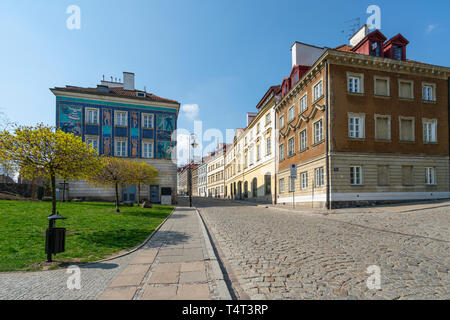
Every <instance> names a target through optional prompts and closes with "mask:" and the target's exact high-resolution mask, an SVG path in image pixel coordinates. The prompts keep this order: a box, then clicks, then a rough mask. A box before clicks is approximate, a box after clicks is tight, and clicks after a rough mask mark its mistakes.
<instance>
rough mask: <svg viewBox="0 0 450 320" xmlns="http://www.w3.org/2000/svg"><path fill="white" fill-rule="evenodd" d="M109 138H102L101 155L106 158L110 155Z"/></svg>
mask: <svg viewBox="0 0 450 320" xmlns="http://www.w3.org/2000/svg"><path fill="white" fill-rule="evenodd" d="M111 151H112V150H111V138H108V137H104V138H103V154H104V155H106V156H110V155H111Z"/></svg>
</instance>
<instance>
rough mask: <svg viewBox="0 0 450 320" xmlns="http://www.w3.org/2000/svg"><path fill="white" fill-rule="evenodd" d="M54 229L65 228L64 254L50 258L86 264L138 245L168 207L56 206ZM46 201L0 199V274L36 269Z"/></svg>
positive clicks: (42, 258)
mask: <svg viewBox="0 0 450 320" xmlns="http://www.w3.org/2000/svg"><path fill="white" fill-rule="evenodd" d="M57 210H58V211H59V214H61V215H63V216H65V217H66V218H67V220H59V221H57V222H56V227H62V228H66V229H67V237H66V252H65V253H61V254H58V255H56V257H55V258H54V260H57V261H64V262H89V261H97V260H101V259H104V258H105V257H108V256H111V255H113V254H114V253H116V252H118V251H121V250H124V249H130V248H133V247H135V246H137V245H139V244H140V243H142V242H143V241H144V240H145V239H146V238H147V237H148V236H149V235H150V233H151V232H152V231H153V230H155V229H156V228H157V227H158V226H159V225H160V224H161V222H162V221H163V220H164V219H165V218H167V216H168V215H169V214H170V213H171V212H172V210H173V207H168V206H154V207H153V208H152V209H142V208H141V207H136V206H135V207H131V208H130V207H121V208H120V210H121V213H116V212H115V207H114V204H112V203H58V204H57ZM50 213H51V203H50V202H31V201H1V200H0V271H13V270H36V269H41V268H42V266H41V263H42V262H44V261H45V260H46V254H45V252H44V251H45V248H44V247H45V230H46V229H47V227H48V220H47V217H48V215H49V214H50Z"/></svg>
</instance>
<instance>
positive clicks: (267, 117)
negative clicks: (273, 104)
mask: <svg viewBox="0 0 450 320" xmlns="http://www.w3.org/2000/svg"><path fill="white" fill-rule="evenodd" d="M269 124H270V113H268V114H266V126H267V125H269Z"/></svg>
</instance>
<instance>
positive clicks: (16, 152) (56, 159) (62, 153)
mask: <svg viewBox="0 0 450 320" xmlns="http://www.w3.org/2000/svg"><path fill="white" fill-rule="evenodd" d="M0 161H6V162H8V163H10V164H11V166H12V167H13V168H14V169H15V170H17V171H18V172H20V174H21V175H22V176H23V177H24V178H28V179H33V178H35V177H45V178H48V179H49V181H50V185H51V192H52V214H55V213H56V178H57V177H65V178H70V179H83V178H86V177H88V176H90V175H92V174H93V173H94V172H96V171H97V170H98V169H99V160H98V155H97V152H96V151H95V150H94V149H93V148H90V147H89V146H87V145H86V144H85V143H84V142H83V140H82V138H80V137H77V136H75V135H73V134H71V133H65V132H63V131H61V130H56V129H55V128H54V127H50V126H46V125H43V124H39V125H37V126H36V127H29V126H22V127H16V128H15V129H14V131H13V132H12V133H10V132H8V131H6V130H4V131H2V132H0Z"/></svg>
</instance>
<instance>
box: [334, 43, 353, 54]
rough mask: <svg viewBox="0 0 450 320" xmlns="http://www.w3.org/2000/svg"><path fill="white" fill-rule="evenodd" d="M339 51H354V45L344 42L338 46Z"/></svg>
mask: <svg viewBox="0 0 450 320" xmlns="http://www.w3.org/2000/svg"><path fill="white" fill-rule="evenodd" d="M334 50H337V51H344V52H351V51H352V47H350V46H349V45H346V44H343V45H342V46H339V47H336V49H334Z"/></svg>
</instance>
